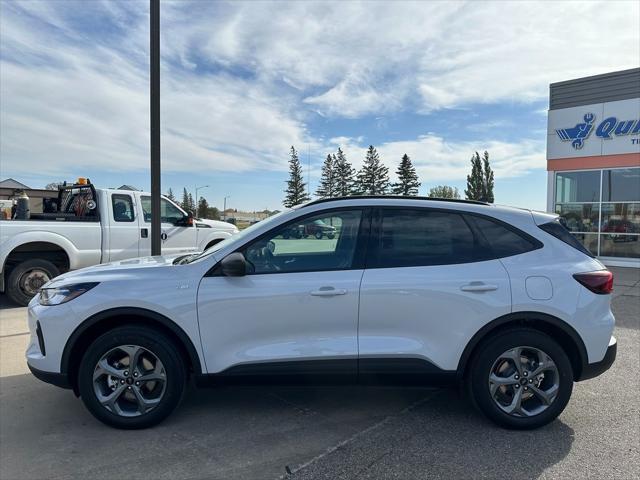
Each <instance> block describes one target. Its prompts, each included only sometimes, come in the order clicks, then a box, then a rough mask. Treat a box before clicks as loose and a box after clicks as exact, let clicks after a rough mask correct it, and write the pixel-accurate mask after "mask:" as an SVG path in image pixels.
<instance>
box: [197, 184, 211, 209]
mask: <svg viewBox="0 0 640 480" xmlns="http://www.w3.org/2000/svg"><path fill="white" fill-rule="evenodd" d="M203 188H209V185H202V186H201V187H196V198H195V201H196V212H197V211H198V205H199V204H200V198H199V197H198V190H201V189H203Z"/></svg>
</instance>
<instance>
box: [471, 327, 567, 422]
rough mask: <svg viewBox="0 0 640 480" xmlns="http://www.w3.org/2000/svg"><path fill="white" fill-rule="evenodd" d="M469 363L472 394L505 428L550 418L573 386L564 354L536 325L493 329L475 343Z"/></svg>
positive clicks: (492, 417) (480, 407) (562, 407)
mask: <svg viewBox="0 0 640 480" xmlns="http://www.w3.org/2000/svg"><path fill="white" fill-rule="evenodd" d="M471 365H472V367H471V372H470V373H471V375H470V379H469V380H470V383H469V387H470V390H471V394H472V396H473V400H475V403H476V405H477V406H478V407H479V409H480V410H481V411H482V413H484V414H485V415H486V416H487V417H488V418H489V419H491V420H493V421H494V422H495V423H497V424H498V425H501V426H503V427H506V428H512V429H518V430H528V429H532V428H538V427H541V426H542V425H545V424H547V423H549V422H551V421H553V420H554V419H555V418H556V417H557V416H558V415H560V413H562V411H563V410H564V408H565V407H566V406H567V403H568V402H569V398H570V397H571V391H572V390H573V370H572V368H571V362H570V361H569V358H568V357H567V354H566V353H565V351H564V350H563V349H562V347H561V346H560V345H558V343H556V342H555V341H554V340H553V339H552V338H551V337H549V336H548V335H545V334H544V333H542V332H539V331H537V330H532V329H527V328H518V329H512V330H506V331H504V332H501V333H499V334H498V335H496V336H495V337H493V338H490V339H489V340H488V341H487V342H485V343H484V344H482V345H481V347H480V349H479V351H478V353H477V354H476V355H475V356H474V358H473V360H472V363H471Z"/></svg>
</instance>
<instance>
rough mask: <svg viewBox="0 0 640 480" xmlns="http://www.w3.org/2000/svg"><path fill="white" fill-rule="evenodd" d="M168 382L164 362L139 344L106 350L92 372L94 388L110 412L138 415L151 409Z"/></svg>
mask: <svg viewBox="0 0 640 480" xmlns="http://www.w3.org/2000/svg"><path fill="white" fill-rule="evenodd" d="M166 385H167V377H166V372H165V368H164V365H163V364H162V362H161V361H160V359H159V358H158V357H157V356H156V355H155V354H154V353H153V352H151V351H149V350H147V349H146V348H143V347H140V346H138V345H120V346H118V347H115V348H112V349H111V350H109V351H108V352H107V353H105V354H104V355H103V356H102V357H101V358H100V360H99V361H98V363H97V364H96V366H95V368H94V372H93V391H94V393H95V395H96V398H97V399H98V401H99V402H100V403H101V404H102V406H103V407H104V408H106V409H107V410H109V411H110V412H111V413H113V414H115V415H119V416H123V417H137V416H140V415H144V414H145V413H148V412H149V411H151V410H153V409H154V408H155V407H156V406H157V405H158V404H159V403H160V401H161V400H162V398H163V396H164V393H165V390H166Z"/></svg>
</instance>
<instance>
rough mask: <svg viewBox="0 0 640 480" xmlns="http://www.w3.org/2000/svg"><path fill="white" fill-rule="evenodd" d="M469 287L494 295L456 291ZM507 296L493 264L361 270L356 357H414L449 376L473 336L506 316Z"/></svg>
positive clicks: (501, 272) (498, 268)
mask: <svg viewBox="0 0 640 480" xmlns="http://www.w3.org/2000/svg"><path fill="white" fill-rule="evenodd" d="M474 284H477V285H478V286H480V287H481V286H482V285H484V286H485V287H487V288H493V287H495V290H487V291H481V290H479V291H463V290H461V288H464V287H465V286H468V285H469V286H472V287H473V285H474ZM510 290H511V288H510V286H509V277H508V276H507V273H506V271H505V269H504V268H503V266H502V265H501V264H500V261H498V260H490V261H486V262H476V263H465V264H460V265H437V266H425V267H403V268H373V269H367V270H366V271H365V274H364V276H363V279H362V287H361V292H360V323H359V328H358V335H359V344H360V356H361V357H381V356H392V357H415V358H421V359H424V360H427V361H428V362H430V363H432V364H434V365H435V366H437V367H439V368H440V369H443V370H455V369H456V368H457V367H458V362H459V360H460V356H461V355H462V351H463V350H464V348H465V347H466V345H467V343H468V342H469V340H471V338H472V337H473V335H475V333H476V332H477V331H478V330H479V329H480V328H482V327H483V326H484V325H485V324H487V323H489V322H490V321H492V320H494V319H496V318H498V317H501V316H503V315H506V314H508V313H510V312H511V292H510Z"/></svg>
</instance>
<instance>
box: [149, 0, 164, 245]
mask: <svg viewBox="0 0 640 480" xmlns="http://www.w3.org/2000/svg"><path fill="white" fill-rule="evenodd" d="M149 19H150V21H149V24H150V25H149V27H150V35H149V43H150V45H149V51H150V57H151V58H150V69H149V74H150V75H149V78H150V80H149V97H150V106H151V108H150V112H149V113H150V117H151V128H150V130H151V135H150V136H151V142H150V143H151V149H150V150H151V155H150V157H151V162H150V163H151V165H150V166H151V255H160V254H161V247H162V241H161V238H160V235H161V229H160V0H150V2H149Z"/></svg>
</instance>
